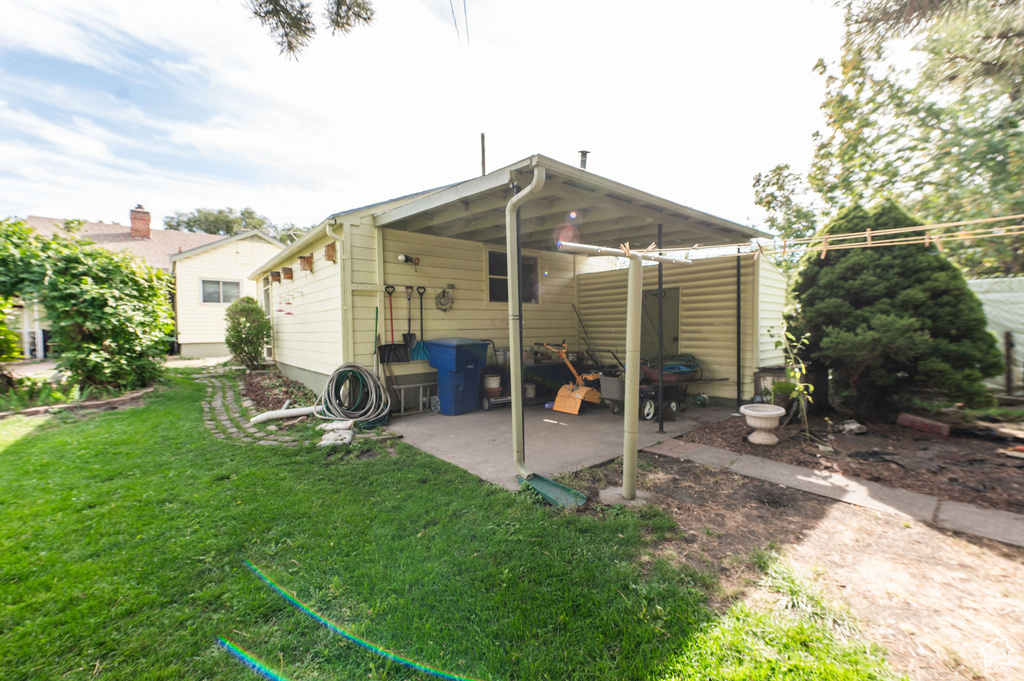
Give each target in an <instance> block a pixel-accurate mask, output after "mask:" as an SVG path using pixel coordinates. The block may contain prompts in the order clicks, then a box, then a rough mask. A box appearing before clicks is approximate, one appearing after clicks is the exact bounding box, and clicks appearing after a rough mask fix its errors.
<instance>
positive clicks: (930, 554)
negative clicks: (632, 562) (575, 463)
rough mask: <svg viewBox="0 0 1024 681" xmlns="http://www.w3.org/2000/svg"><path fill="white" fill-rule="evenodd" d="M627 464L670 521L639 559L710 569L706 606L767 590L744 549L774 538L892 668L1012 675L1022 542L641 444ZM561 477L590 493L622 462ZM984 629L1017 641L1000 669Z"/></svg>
mask: <svg viewBox="0 0 1024 681" xmlns="http://www.w3.org/2000/svg"><path fill="white" fill-rule="evenodd" d="M638 469H639V480H638V486H639V487H640V489H643V490H647V491H650V492H652V503H653V504H654V505H656V506H658V507H659V508H660V509H662V510H663V511H664V512H665V513H667V514H669V515H671V517H672V518H673V519H674V520H675V521H676V523H677V524H678V527H679V529H678V531H677V532H676V533H675V534H674V536H672V537H670V538H668V539H667V540H665V541H653V540H652V543H651V545H650V546H651V548H650V553H649V555H648V556H647V559H648V560H653V559H656V558H664V559H667V560H669V561H672V562H677V563H685V564H687V565H690V566H692V567H695V568H697V569H700V570H708V571H713V572H715V573H716V574H717V575H718V576H719V578H720V583H721V585H722V589H721V591H720V593H719V594H717V595H716V597H715V599H714V602H713V605H715V606H716V607H718V608H723V609H724V608H726V607H728V606H730V605H731V604H733V603H735V602H737V601H739V600H745V601H747V602H752V603H754V604H757V603H763V602H764V601H765V600H766V599H771V598H772V595H771V594H770V593H769V592H767V590H765V589H764V588H762V587H761V586H760V581H761V574H760V573H759V572H758V571H757V569H756V568H755V566H754V564H753V563H752V561H751V555H752V554H753V553H754V552H755V551H756V550H758V549H764V548H765V547H768V546H771V545H775V546H777V547H779V551H780V552H781V553H782V554H783V555H784V556H785V558H786V560H787V561H788V562H789V564H790V565H791V566H792V567H793V569H794V571H795V572H796V573H797V574H798V575H799V576H800V577H801V579H802V581H803V582H804V583H806V584H810V585H811V586H812V587H813V588H815V589H817V590H818V591H820V592H822V593H823V594H824V595H825V596H826V598H827V599H828V600H830V601H832V602H834V603H838V604H841V605H840V607H843V606H845V607H848V609H849V611H850V614H851V615H852V618H853V620H854V622H855V624H856V625H857V627H858V630H859V635H860V636H861V637H862V638H865V639H867V640H870V641H874V642H876V643H878V644H880V645H882V646H883V647H885V648H886V649H887V650H888V652H889V661H890V663H891V664H892V666H893V667H894V668H895V669H896V670H897V671H899V672H902V673H905V674H908V675H909V676H910V677H911V678H913V679H917V680H920V681H939V680H948V679H956V680H958V681H959V680H968V679H971V680H974V679H990V680H992V681H1009V680H1010V679H1020V678H1024V651H1020V650H1019V648H1020V646H1019V645H1017V642H1019V641H1021V640H1024V589H1022V586H1024V550H1022V549H1018V548H1015V547H1009V546H1006V545H1003V544H1000V543H998V542H994V541H989V540H981V539H976V538H973V537H968V536H964V535H958V534H956V533H952V532H948V531H944V530H940V529H938V528H934V527H931V526H929V525H927V524H923V523H917V522H912V521H908V520H906V519H905V518H901V517H896V516H890V515H887V514H880V513H877V512H874V511H870V510H867V509H863V508H859V507H856V506H851V505H848V504H844V503H842V502H837V501H832V500H829V499H824V498H822V497H818V496H816V495H812V494H809V493H805V492H800V491H798V490H793V489H789V488H786V487H782V486H780V485H775V484H773V483H768V482H764V481H761V480H755V479H752V478H746V477H743V476H740V475H737V474H734V473H731V472H728V471H723V470H720V469H715V468H710V467H706V466H703V465H700V464H696V463H693V462H690V461H685V460H680V459H676V458H673V457H669V456H661V455H658V454H653V453H646V452H642V453H641V454H640V458H639V466H638ZM571 477H572V480H573V482H574V484H575V485H577V486H579V487H582V488H584V490H585V491H586V492H587V495H588V498H591V499H593V498H596V497H597V492H598V490H599V489H600V488H602V487H606V486H618V485H621V484H622V468H621V464H620V463H611V464H606V465H604V466H601V467H597V468H592V469H585V470H583V471H578V472H577V473H574V474H572V476H571ZM586 512H591V513H595V514H597V513H599V512H600V511H599V509H596V508H591V507H590V504H588V510H587V511H586ZM996 639H1006V641H1008V642H1010V645H1011V647H1013V648H1014V649H1016V650H1017V652H1016V653H1014V654H1013V655H1011V656H1010V659H1009V661H1008V665H1007V668H1006V669H1004V670H1001V671H1000V670H998V669H996V668H995V667H994V666H991V665H990V668H988V669H986V662H987V661H991V660H986V657H985V654H986V646H988V645H989V644H990V643H991V642H993V641H995V640H996ZM989 650H990V649H989Z"/></svg>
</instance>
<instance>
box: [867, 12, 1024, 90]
mask: <svg viewBox="0 0 1024 681" xmlns="http://www.w3.org/2000/svg"><path fill="white" fill-rule="evenodd" d="M848 4H849V6H850V10H851V12H852V14H851V20H850V25H851V26H852V27H853V29H854V34H855V36H856V38H857V40H858V41H859V42H860V43H861V44H879V43H885V42H888V41H891V40H894V39H898V38H907V37H915V38H919V39H922V40H921V43H920V44H919V46H918V48H919V49H921V50H922V51H923V52H924V53H925V54H926V55H927V61H926V68H925V71H924V75H925V76H926V78H927V80H928V81H930V83H931V84H932V85H933V86H936V87H940V88H948V87H949V86H954V87H957V88H959V89H960V90H961V91H962V92H966V91H968V90H972V89H979V88H980V89H983V90H991V91H995V92H998V93H1000V94H1005V95H1007V96H1009V97H1010V99H1012V100H1013V101H1018V100H1019V99H1020V95H1021V93H1022V87H1024V0H865V1H863V2H849V3H848Z"/></svg>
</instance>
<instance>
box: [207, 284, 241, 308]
mask: <svg viewBox="0 0 1024 681" xmlns="http://www.w3.org/2000/svg"><path fill="white" fill-rule="evenodd" d="M202 282H203V302H204V303H230V302H231V301H233V300H238V298H239V296H241V286H242V285H241V284H240V283H238V282H237V281H215V280H213V279H203V280H202Z"/></svg>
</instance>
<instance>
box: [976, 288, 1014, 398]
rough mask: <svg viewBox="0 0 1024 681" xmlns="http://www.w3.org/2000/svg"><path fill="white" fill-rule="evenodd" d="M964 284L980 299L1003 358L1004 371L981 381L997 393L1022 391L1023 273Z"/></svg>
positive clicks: (1011, 393)
mask: <svg viewBox="0 0 1024 681" xmlns="http://www.w3.org/2000/svg"><path fill="white" fill-rule="evenodd" d="M967 285H968V286H969V287H970V289H971V290H972V291H974V295H976V296H978V300H980V301H981V305H982V307H983V308H984V310H985V318H986V319H987V320H988V330H989V331H991V332H992V333H993V334H994V335H995V337H996V339H997V341H998V342H999V349H1000V350H1002V352H1003V360H1004V361H1005V362H1006V373H1005V374H1002V375H1000V376H993V377H991V378H986V379H985V385H986V386H988V388H989V389H991V390H993V391H995V392H996V393H998V394H1002V395H1006V394H1010V395H1024V304H1022V302H1024V276H1018V277H991V278H986V279H968V280H967ZM1007 341H1009V347H1007ZM1008 379H1009V381H1008ZM1008 385H1009V387H1010V392H1007V386H1008Z"/></svg>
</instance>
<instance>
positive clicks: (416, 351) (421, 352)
mask: <svg viewBox="0 0 1024 681" xmlns="http://www.w3.org/2000/svg"><path fill="white" fill-rule="evenodd" d="M426 292H427V288H426V287H425V286H417V287H416V293H418V294H420V339H419V342H418V343H416V347H414V348H413V349H412V355H411V357H410V359H412V361H414V362H416V361H425V360H428V359H430V356H429V355H428V354H427V344H426V343H424V342H423V338H424V336H423V294H424V293H426Z"/></svg>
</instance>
